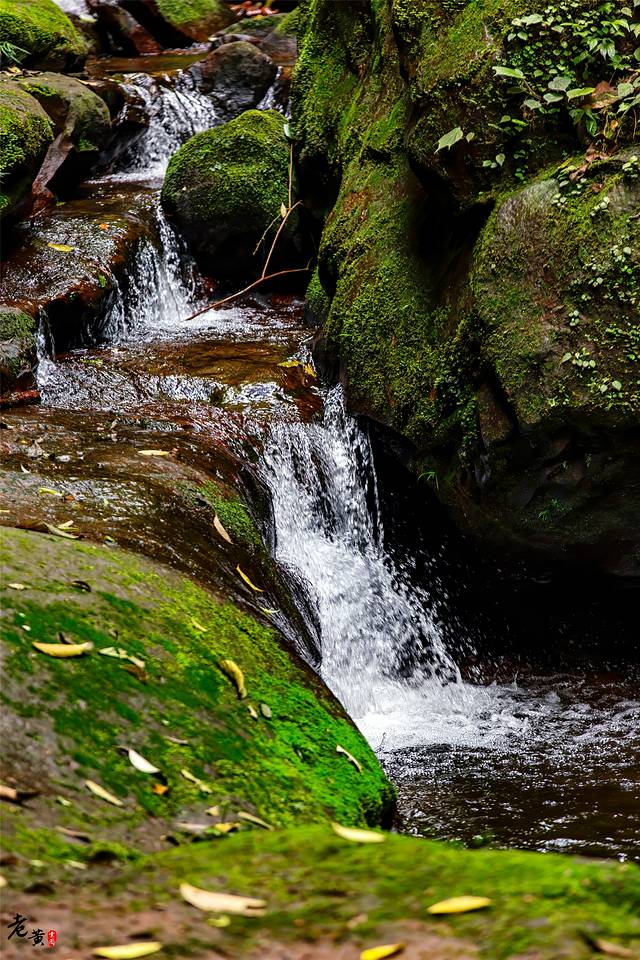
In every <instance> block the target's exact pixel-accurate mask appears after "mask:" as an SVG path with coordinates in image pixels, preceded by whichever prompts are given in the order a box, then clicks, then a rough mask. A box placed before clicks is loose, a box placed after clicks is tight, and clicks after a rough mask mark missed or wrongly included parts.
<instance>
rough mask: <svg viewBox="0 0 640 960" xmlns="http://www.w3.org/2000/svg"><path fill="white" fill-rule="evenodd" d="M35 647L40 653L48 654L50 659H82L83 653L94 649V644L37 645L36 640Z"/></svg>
mask: <svg viewBox="0 0 640 960" xmlns="http://www.w3.org/2000/svg"><path fill="white" fill-rule="evenodd" d="M33 646H34V647H35V649H36V650H38V651H39V652H40V653H46V655H47V656H48V657H81V656H82V654H83V653H87V651H88V650H92V649H93V644H92V643H89V642H87V643H37V642H36V641H35V640H34V642H33Z"/></svg>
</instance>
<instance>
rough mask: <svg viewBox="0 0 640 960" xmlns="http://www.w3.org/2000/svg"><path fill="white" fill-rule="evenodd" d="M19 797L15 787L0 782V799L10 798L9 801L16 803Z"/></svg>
mask: <svg viewBox="0 0 640 960" xmlns="http://www.w3.org/2000/svg"><path fill="white" fill-rule="evenodd" d="M19 799H20V794H19V793H18V791H17V790H16V789H15V787H7V786H5V784H4V783H0V800H10V801H11V803H17V802H18V800H19Z"/></svg>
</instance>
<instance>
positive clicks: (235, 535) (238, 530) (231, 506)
mask: <svg viewBox="0 0 640 960" xmlns="http://www.w3.org/2000/svg"><path fill="white" fill-rule="evenodd" d="M199 492H200V494H201V495H202V496H203V497H204V498H205V499H206V500H207V502H208V503H209V504H210V506H211V507H212V508H213V510H215V512H216V514H217V515H218V516H219V517H220V520H221V522H222V525H223V526H224V528H225V529H226V531H227V533H229V534H230V535H231V537H232V539H234V540H237V541H238V543H241V544H242V545H243V546H245V547H247V548H248V549H249V550H250V551H252V552H256V551H257V550H263V549H264V545H263V542H262V537H261V536H260V531H259V530H258V528H257V526H256V524H255V521H254V519H253V517H252V516H251V514H250V513H249V509H248V507H247V504H246V503H245V501H244V500H243V499H242V498H241V497H239V496H238V494H237V493H235V491H233V490H231V488H228V487H227V488H224V489H223V487H221V486H220V484H218V483H214V482H213V481H211V482H210V483H207V484H205V486H203V487H200V490H199Z"/></svg>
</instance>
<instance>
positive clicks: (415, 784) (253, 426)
mask: <svg viewBox="0 0 640 960" xmlns="http://www.w3.org/2000/svg"><path fill="white" fill-rule="evenodd" d="M145 60H146V61H149V65H148V69H147V74H146V75H145V74H141V73H140V72H136V73H133V74H131V75H130V76H128V77H127V82H130V83H131V84H133V85H135V86H136V87H137V89H138V91H140V92H142V94H143V95H145V96H151V94H152V93H156V94H157V91H158V90H160V91H161V92H160V94H159V95H156V96H155V101H154V102H156V101H157V102H156V106H155V108H154V110H155V112H154V117H153V121H152V125H151V129H150V131H149V133H148V134H147V136H146V141H145V142H143V143H141V144H139V145H138V146H137V148H136V153H135V155H133V154H132V155H131V156H129V157H128V158H127V159H126V161H125V162H124V163H123V164H120V166H119V167H118V169H116V170H114V171H112V172H111V173H110V174H109V175H107V176H105V177H102V178H101V179H100V181H99V182H95V183H94V184H89V186H88V188H84V192H85V193H86V191H87V189H88V191H89V194H90V195H91V192H92V191H93V193H94V194H95V195H100V196H102V197H104V196H107V197H109V196H111V197H114V196H116V195H118V191H122V190H123V189H124V188H125V187H126V190H134V191H135V190H136V189H139V190H140V191H144V192H145V193H148V194H150V196H151V198H152V201H153V203H152V206H153V209H154V210H155V212H154V213H153V219H154V220H155V232H156V233H157V235H158V236H159V238H160V245H159V246H156V245H155V244H153V243H151V242H150V243H148V244H147V245H143V246H142V248H141V251H140V252H139V254H138V255H137V257H136V260H135V262H132V263H131V264H130V266H129V281H130V282H129V283H128V285H127V289H126V290H123V291H121V295H119V296H118V297H116V298H115V301H114V302H113V304H112V305H111V307H110V315H109V316H108V317H106V318H104V323H103V324H102V326H101V339H102V340H104V341H106V342H105V343H104V344H103V345H102V346H87V347H84V348H82V349H76V350H74V351H71V352H69V353H66V354H64V355H61V356H58V357H55V358H53V357H52V356H50V353H49V347H48V344H49V338H48V336H47V330H46V327H43V330H42V336H41V360H40V367H39V373H38V378H39V387H40V390H41V404H40V405H39V406H37V407H29V408H20V407H18V408H14V409H12V410H9V411H7V413H6V415H5V417H4V419H5V420H6V421H7V423H8V424H9V426H10V427H11V428H12V429H13V431H14V434H13V435H14V437H17V438H21V440H20V439H19V440H18V442H22V444H23V447H24V448H26V446H27V444H33V442H34V440H38V441H39V442H40V444H41V445H43V446H45V447H46V448H47V451H48V452H50V453H51V454H52V455H53V456H52V458H50V460H49V461H48V462H47V464H48V465H47V470H49V471H50V472H51V471H53V473H54V475H55V480H56V483H57V485H58V486H62V487H63V488H64V489H65V490H66V491H67V492H69V493H70V494H72V495H74V496H76V497H77V499H78V517H79V518H80V519H81V520H82V522H83V532H84V535H85V536H89V537H92V538H94V539H98V540H100V539H104V538H105V536H106V535H108V536H109V537H110V538H112V539H114V540H116V541H117V542H118V543H120V544H121V545H123V546H126V547H129V548H132V549H137V550H140V551H141V552H147V553H150V554H151V555H153V556H157V557H159V558H161V559H163V560H165V561H166V562H170V563H174V564H177V565H181V566H183V567H184V568H186V569H187V570H189V571H190V572H191V573H192V574H193V575H194V576H197V577H199V578H200V579H204V580H205V581H206V579H207V570H208V567H209V566H210V551H209V543H210V540H211V537H212V534H211V533H210V531H208V530H207V529H202V527H201V526H199V525H198V524H197V523H194V522H192V518H191V517H189V516H187V515H185V516H184V517H183V516H181V515H180V514H179V512H176V511H177V507H176V508H175V509H174V506H173V505H172V500H171V490H172V484H173V488H175V487H176V485H178V484H180V483H183V482H184V481H185V479H189V476H191V474H190V473H189V471H191V473H192V474H193V475H194V476H195V474H196V472H197V474H198V477H199V478H200V479H201V477H202V476H203V475H209V476H211V477H212V478H216V477H218V478H219V477H220V476H221V475H222V473H221V471H223V470H224V469H226V465H228V464H229V463H232V462H233V463H236V464H238V463H243V464H244V467H243V469H249V470H250V471H251V473H252V474H253V476H254V478H255V482H256V484H257V485H259V486H261V487H262V488H264V489H266V490H268V491H269V494H270V500H271V504H272V516H271V518H270V521H269V522H270V524H271V529H270V531H269V533H270V536H271V541H272V545H273V552H274V556H275V558H276V560H277V562H278V564H279V565H280V567H281V569H282V570H284V571H285V574H286V577H287V579H288V581H289V583H290V584H291V585H292V586H293V587H294V589H293V594H294V596H297V597H302V598H305V602H304V603H302V604H301V613H302V616H303V618H304V620H305V621H306V625H307V629H308V631H309V633H310V634H311V635H312V636H313V637H314V638H315V640H316V643H317V645H318V647H319V649H320V651H321V662H320V665H319V671H320V673H321V675H322V677H323V678H324V680H325V681H326V683H327V684H328V685H329V687H331V689H332V690H333V691H334V693H335V694H336V695H337V696H338V698H339V699H340V700H341V701H342V703H343V704H344V705H345V707H346V709H347V710H348V711H349V713H350V714H351V716H352V717H353V718H354V720H355V722H356V723H357V724H358V726H359V727H360V729H361V730H362V731H363V733H364V734H365V736H366V737H367V738H368V740H369V741H370V743H371V744H372V746H373V748H374V750H375V751H376V752H377V754H378V756H379V757H380V759H381V761H382V762H383V764H384V765H385V767H386V769H387V770H388V772H389V775H390V776H391V778H392V779H393V780H394V782H395V783H396V785H397V787H398V791H399V825H400V827H401V828H402V829H404V830H407V831H409V832H414V833H419V834H424V835H434V836H438V837H445V838H458V839H462V840H464V841H467V842H473V843H484V842H489V841H493V842H496V843H498V844H500V845H514V846H520V847H528V848H534V849H542V850H564V851H572V852H575V851H580V852H583V853H590V854H598V855H610V856H619V857H626V856H631V857H638V856H639V851H640V742H639V739H640V738H639V735H638V733H639V730H640V698H639V697H638V687H637V678H633V677H631V676H629V675H628V674H627V675H625V676H621V675H615V674H607V675H601V674H598V673H597V672H591V673H588V672H586V671H585V670H581V671H579V672H574V673H557V672H554V671H553V670H551V669H549V670H546V671H544V672H542V673H540V672H536V671H535V670H534V669H531V670H529V671H527V670H524V671H522V670H521V671H520V673H519V674H518V675H517V676H516V675H515V672H514V674H513V675H512V676H511V677H510V678H508V680H507V681H505V680H504V679H501V680H500V682H493V683H487V682H483V683H481V682H475V683H471V682H470V681H469V679H463V674H462V672H461V661H462V659H464V658H466V657H467V655H468V651H469V649H470V647H472V645H473V641H472V639H470V633H469V635H468V634H467V631H466V628H465V623H464V618H463V617H461V618H460V621H459V622H458V620H457V619H453V620H452V619H451V610H450V603H449V601H448V598H447V596H446V587H445V585H444V583H443V581H442V579H441V578H440V577H439V576H438V575H437V561H436V560H434V561H433V562H432V563H430V564H428V565H426V566H422V567H419V568H418V567H416V565H415V564H414V563H412V558H411V557H405V559H404V561H400V560H399V559H398V551H396V550H394V549H393V537H392V535H391V533H390V532H389V531H387V530H386V529H385V524H384V522H383V511H382V510H381V507H380V502H379V500H380V494H379V491H378V481H377V478H376V470H375V466H374V454H373V452H372V446H371V443H370V439H369V436H368V434H367V432H366V427H364V426H363V425H361V424H358V423H357V422H356V421H355V420H354V419H352V418H351V417H349V416H348V415H347V413H346V412H345V410H344V404H343V398H342V395H341V392H340V389H339V388H336V387H334V388H331V389H325V388H322V387H321V386H320V385H319V384H318V381H317V380H316V379H315V378H313V377H310V376H307V375H304V374H303V373H302V372H301V369H302V368H301V367H283V366H281V364H282V362H283V361H286V360H288V359H291V358H298V359H301V360H303V361H305V362H306V361H308V360H309V357H310V331H309V330H308V329H306V328H305V326H304V322H303V308H302V304H300V303H299V302H297V301H296V300H295V299H294V298H291V297H282V296H276V295H267V296H255V297H254V298H252V299H251V300H245V301H243V302H241V303H237V304H235V305H231V306H229V307H228V308H226V309H222V310H219V311H209V312H206V313H204V314H202V315H201V316H200V317H199V318H197V320H193V321H186V320H185V317H187V316H189V314H191V313H193V312H194V310H195V309H196V307H197V306H199V305H200V304H201V302H202V297H203V296H204V294H205V288H204V286H203V284H202V282H201V280H200V278H198V276H197V274H195V272H194V270H193V267H192V265H191V264H190V262H189V260H188V257H187V256H186V254H185V253H184V251H183V250H182V249H181V248H180V245H179V244H178V242H177V240H176V238H175V237H174V235H173V233H172V231H171V229H170V227H169V226H168V225H167V224H166V222H165V221H164V219H163V217H162V214H161V212H160V209H159V206H158V205H157V202H156V201H155V200H153V198H154V197H155V196H156V195H157V193H158V191H159V187H160V185H161V177H162V174H163V170H164V168H165V166H166V163H167V161H168V158H169V156H170V155H171V153H172V152H173V151H174V150H175V149H176V148H177V147H178V146H179V144H180V143H181V142H183V140H185V139H186V138H187V137H188V136H190V135H191V134H192V133H194V132H196V131H197V130H199V129H205V128H206V127H208V126H210V125H213V124H215V123H216V117H215V113H214V112H213V109H212V107H211V106H210V104H209V102H208V101H206V98H204V97H202V96H200V95H198V94H197V93H195V92H194V91H192V90H188V89H187V88H185V87H184V86H183V85H182V84H181V82H180V81H179V80H178V81H175V80H174V81H170V80H169V79H166V80H163V81H162V82H161V83H160V86H159V87H157V86H156V84H157V79H151V74H153V73H154V70H153V64H152V61H153V58H149V57H148V58H145ZM120 66H121V65H120ZM105 69H107V68H106V67H105ZM126 190H125V192H124V193H123V196H124V197H126V196H127V193H126ZM67 242H68V241H67ZM144 446H147V447H167V448H168V449H169V448H170V449H175V450H178V451H179V452H180V460H181V464H182V465H181V467H180V471H177V469H176V470H175V471H174V473H172V472H171V470H172V469H173V468H170V467H169V466H166V465H163V468H162V469H163V470H164V471H165V472H164V473H158V475H157V477H155V479H154V477H153V476H152V474H153V470H155V469H156V466H155V465H149V464H148V463H144V462H143V461H141V459H140V457H138V456H137V451H138V450H139V449H140V447H144ZM23 466H24V464H23ZM157 469H159V468H157ZM25 470H26V468H25ZM25 470H20V469H18V468H17V467H14V472H13V473H8V474H7V475H6V479H5V486H6V491H5V492H7V493H8V494H9V496H10V498H11V505H12V510H13V511H18V513H19V514H20V513H21V514H22V515H24V516H28V515H29V513H30V511H32V509H33V501H34V497H35V495H36V490H37V487H38V485H39V484H40V483H41V482H42V480H43V479H46V476H44V475H43V474H42V473H41V468H40V466H39V465H32V464H30V465H29V469H28V470H26V472H25ZM152 481H153V482H152ZM58 508H59V505H58V504H56V503H52V504H51V505H50V507H49V509H50V510H51V511H55V510H56V509H58ZM172 511H173V512H172ZM80 519H79V521H78V522H80ZM51 520H52V522H57V518H56V516H55V515H54V513H52V515H51ZM264 522H265V529H266V526H267V525H268V522H267V520H265V521H264ZM283 629H284V626H283ZM289 635H290V631H289ZM293 640H294V642H295V637H293ZM488 641H489V644H490V641H491V638H490V637H489V638H488ZM515 641H516V642H517V637H516V638H515ZM299 647H300V650H301V651H302V652H303V654H304V650H305V644H304V643H303V642H302V641H301V642H300V644H299ZM465 676H466V674H465Z"/></svg>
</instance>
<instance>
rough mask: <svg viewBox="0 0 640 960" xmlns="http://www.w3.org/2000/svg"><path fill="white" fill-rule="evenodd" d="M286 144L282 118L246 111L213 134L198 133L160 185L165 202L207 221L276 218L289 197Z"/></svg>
mask: <svg viewBox="0 0 640 960" xmlns="http://www.w3.org/2000/svg"><path fill="white" fill-rule="evenodd" d="M288 156H289V151H288V148H287V140H286V137H285V135H284V121H283V118H282V114H280V113H278V112H277V111H275V110H270V111H259V110H248V111H247V112H246V113H243V114H242V115H241V116H240V117H236V119H235V120H230V121H229V122H228V123H224V124H222V125H221V126H219V127H216V128H215V129H213V130H207V131H206V132H204V133H198V134H196V136H195V137H192V138H191V140H189V141H187V143H186V144H185V145H184V146H183V147H181V148H180V149H179V150H178V152H177V153H176V154H174V155H173V157H172V158H171V161H170V163H169V168H168V170H167V175H166V177H165V181H164V184H163V187H162V199H163V203H167V204H168V205H169V206H170V207H176V206H178V205H179V204H180V200H181V193H182V192H183V187H185V186H193V184H194V178H195V180H196V189H195V192H194V191H190V192H189V205H190V207H191V208H192V209H194V210H195V215H196V216H197V217H198V218H201V219H202V220H203V221H209V220H211V219H212V218H217V217H222V218H224V217H225V216H228V215H229V214H230V213H232V214H233V215H234V216H236V217H238V216H242V217H246V218H247V219H248V221H249V222H250V223H253V222H255V221H257V220H259V222H260V223H262V222H263V220H264V219H265V218H267V217H268V218H269V221H270V220H271V219H273V217H275V216H277V215H278V213H279V210H280V204H281V203H283V201H286V199H287V184H288Z"/></svg>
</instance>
